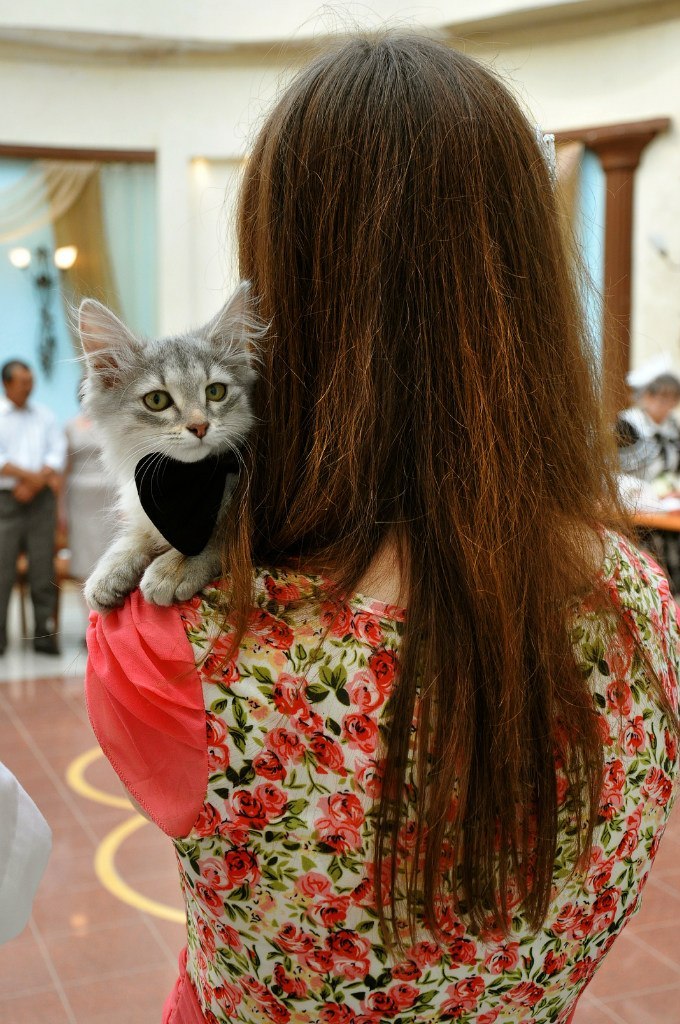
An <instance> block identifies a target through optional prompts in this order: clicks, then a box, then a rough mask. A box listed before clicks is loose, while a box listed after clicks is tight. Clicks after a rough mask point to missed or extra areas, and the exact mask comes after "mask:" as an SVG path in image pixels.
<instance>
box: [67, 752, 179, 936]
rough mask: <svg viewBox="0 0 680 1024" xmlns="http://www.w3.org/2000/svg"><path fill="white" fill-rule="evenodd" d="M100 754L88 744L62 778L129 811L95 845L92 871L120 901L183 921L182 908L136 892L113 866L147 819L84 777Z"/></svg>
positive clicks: (99, 801)
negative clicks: (170, 905)
mask: <svg viewBox="0 0 680 1024" xmlns="http://www.w3.org/2000/svg"><path fill="white" fill-rule="evenodd" d="M102 756H103V754H102V751H101V749H100V748H99V747H92V749H91V750H86V751H85V753H84V754H80V756H79V757H76V758H75V760H73V761H71V763H70V765H69V766H68V768H67V769H66V781H67V782H68V784H69V786H70V787H71V789H73V790H74V791H75V792H76V793H78V794H79V795H80V796H82V797H85V799H86V800H92V801H94V803H97V804H105V805H106V806H107V807H118V808H119V809H120V810H123V811H132V812H133V813H132V817H131V818H127V819H126V820H125V821H123V822H121V824H120V825H117V826H116V827H115V828H114V829H112V830H111V831H110V832H109V833H107V835H105V836H104V838H103V839H102V841H101V843H100V844H99V846H98V847H97V849H96V851H95V855H94V870H95V874H96V875H97V878H98V879H99V881H100V882H101V884H102V885H103V886H104V888H105V889H107V890H108V891H109V892H110V893H111V895H112V896H115V897H116V899H119V900H121V901H122V902H123V903H127V904H128V905H129V906H131V907H136V908H137V910H143V911H144V912H145V913H147V914H153V915H154V917H160V918H162V919H163V920H164V921H176V922H177V923H178V924H184V921H185V916H184V912H183V911H181V910H177V909H175V907H168V906H166V905H165V904H164V903H159V902H158V901H157V900H152V899H149V898H148V897H147V896H144V895H143V894H142V893H140V892H137V891H136V889H133V888H132V886H131V885H128V883H127V882H126V881H125V880H124V879H122V878H121V877H120V875H119V874H118V869H117V867H116V854H117V853H118V850H119V849H120V847H121V846H122V845H123V843H124V842H125V840H126V839H127V838H128V837H129V836H131V835H133V834H134V833H135V832H136V831H137V829H140V828H142V827H143V826H144V825H146V824H148V822H147V821H146V819H145V818H143V817H142V816H141V814H137V813H136V812H134V811H133V808H132V804H131V803H130V801H129V800H128V799H127V798H126V797H124V796H114V794H113V793H107V792H106V791H105V790H103V789H97V787H96V786H93V785H91V784H90V783H89V782H88V781H87V779H86V778H85V772H86V771H87V769H88V768H89V767H90V765H91V764H93V763H94V762H95V761H96V760H97V758H99V757H102Z"/></svg>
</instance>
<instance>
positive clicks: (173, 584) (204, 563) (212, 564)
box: [139, 540, 221, 605]
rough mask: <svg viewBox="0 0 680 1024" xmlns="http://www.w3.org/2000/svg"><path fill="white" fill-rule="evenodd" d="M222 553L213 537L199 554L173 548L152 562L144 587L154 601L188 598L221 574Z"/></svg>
mask: <svg viewBox="0 0 680 1024" xmlns="http://www.w3.org/2000/svg"><path fill="white" fill-rule="evenodd" d="M220 567H221V563H220V552H219V548H218V546H217V545H216V544H215V543H214V542H213V541H212V540H211V541H210V542H209V543H208V544H207V546H206V547H205V548H204V549H203V551H201V552H200V554H198V555H183V554H182V553H181V552H180V551H177V550H176V549H175V548H170V550H169V551H165V552H164V553H163V554H162V555H159V556H158V558H155V559H154V560H153V562H151V564H150V565H149V567H148V568H147V570H146V572H145V573H144V576H143V577H142V582H141V583H140V585H139V586H140V590H141V591H142V594H143V595H144V597H145V598H146V600H147V601H150V602H151V603H152V604H161V605H169V604H172V603H173V602H174V601H188V600H189V598H190V597H193V596H194V594H197V593H198V591H199V590H202V589H203V587H205V586H206V584H208V583H210V581H211V580H214V579H215V577H216V576H219V574H220Z"/></svg>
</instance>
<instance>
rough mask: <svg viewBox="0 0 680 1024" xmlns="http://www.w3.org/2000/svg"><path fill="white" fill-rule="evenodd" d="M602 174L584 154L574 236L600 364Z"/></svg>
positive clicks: (597, 164)
mask: <svg viewBox="0 0 680 1024" xmlns="http://www.w3.org/2000/svg"><path fill="white" fill-rule="evenodd" d="M605 199H606V197H605V176H604V171H603V170H602V168H601V166H600V161H599V160H598V158H597V157H596V156H595V154H594V153H592V152H591V151H590V150H588V149H587V150H586V151H585V153H584V154H583V160H582V163H581V179H580V193H579V219H578V229H577V237H578V242H579V246H580V249H581V253H582V257H583V261H584V263H585V267H586V271H587V273H588V276H589V279H590V280H589V282H588V284H587V286H586V294H585V297H584V302H585V308H586V314H587V317H588V321H589V324H590V333H591V337H592V339H593V343H594V345H595V353H596V356H597V360H598V363H599V365H600V366H601V365H602V290H603V286H604V220H605Z"/></svg>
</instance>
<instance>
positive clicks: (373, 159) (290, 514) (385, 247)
mask: <svg viewBox="0 0 680 1024" xmlns="http://www.w3.org/2000/svg"><path fill="white" fill-rule="evenodd" d="M239 240H240V268H241V274H242V276H243V277H244V278H247V279H249V280H250V282H251V286H252V292H253V295H254V296H256V297H257V302H258V312H259V315H260V316H261V317H262V318H263V320H264V321H266V322H267V323H268V324H269V329H268V333H267V339H266V342H265V343H264V345H263V347H262V351H261V353H260V355H261V365H260V376H259V380H258V383H257V386H256V394H255V399H254V401H255V413H256V416H257V418H258V423H257V427H256V429H255V431H254V433H253V435H252V437H251V439H250V445H249V448H248V451H247V453H246V454H245V459H246V464H245V469H244V472H243V473H242V475H241V479H240V482H239V485H238V487H237V490H236V493H235V496H234V500H233V503H232V506H231V510H230V519H229V522H228V523H227V524H226V526H225V529H224V577H223V579H222V580H220V581H217V582H216V583H215V584H214V586H212V587H209V588H207V589H206V590H204V591H202V592H201V593H200V594H199V595H197V596H196V598H194V599H193V601H190V602H185V603H184V604H180V605H176V606H173V607H172V608H169V609H159V608H153V607H151V606H149V605H145V604H144V602H143V600H142V599H141V597H140V595H139V594H138V593H136V594H134V595H133V596H132V598H131V599H130V601H129V602H128V603H127V604H126V605H125V607H124V608H123V609H121V610H120V611H119V612H112V613H110V614H109V615H107V616H106V617H105V618H100V619H98V620H96V621H95V623H94V626H93V628H92V630H91V635H90V649H91V660H90V667H89V670H88V703H89V707H90V714H91V718H92V721H93V725H94V727H95V730H96V732H97V735H98V737H99V738H100V741H101V742H102V745H103V747H104V749H105V751H106V753H107V755H108V756H109V757H110V759H111V760H112V762H113V763H114V766H115V767H116V769H117V770H118V772H119V774H120V775H121V777H122V779H123V781H124V782H125V784H126V785H127V786H128V788H129V790H130V791H131V792H132V794H133V795H134V796H135V797H136V799H137V800H138V801H139V803H140V804H141V805H142V807H144V808H145V810H146V811H147V812H148V813H149V814H150V816H151V817H152V818H153V819H154V820H155V821H156V822H157V823H158V824H159V826H160V827H161V828H162V829H163V830H164V831H166V832H167V833H168V834H169V835H170V836H172V837H173V839H174V841H175V847H176V850H177V853H178V859H179V865H180V873H181V880H182V888H183V892H184V895H185V899H186V906H187V922H188V949H187V950H186V951H185V952H184V954H183V956H182V959H181V977H180V980H179V982H178V985H177V987H176V990H175V992H174V993H173V996H172V997H171V999H170V1000H169V1002H168V1005H167V1007H166V1016H165V1019H166V1020H167V1021H172V1022H173V1024H176V1022H188V1021H191V1022H195V1021H209V1022H214V1021H219V1022H225V1021H240V1022H243V1024H255V1022H256V1021H262V1020H275V1021H280V1022H287V1021H300V1022H302V1021H307V1022H319V1021H320V1022H323V1024H370V1022H378V1021H383V1020H394V1019H397V1018H398V1019H399V1021H401V1022H402V1024H412V1022H416V1021H417V1022H425V1021H443V1020H451V1019H463V1020H475V1021H478V1022H484V1024H491V1022H493V1021H498V1022H499V1024H500V1022H510V1021H512V1022H514V1021H524V1020H526V1021H529V1020H531V1021H533V1022H534V1024H539V1022H540V1024H542V1022H548V1021H566V1020H568V1019H570V1017H571V1016H572V1014H573V1009H574V1005H575V1002H576V999H577V998H578V995H579V994H580V991H581V990H582V988H583V986H584V985H585V984H586V983H587V981H588V980H589V978H590V977H591V975H592V973H593V971H594V970H595V968H596V967H597V965H598V963H599V962H600V961H601V958H602V957H603V956H604V954H605V953H606V952H607V950H608V949H609V947H610V946H611V943H612V942H613V941H614V939H615V938H616V935H617V934H618V932H619V931H620V930H621V928H622V927H623V925H624V923H625V921H626V920H627V918H628V917H629V916H630V914H631V913H633V911H634V910H635V909H636V907H637V906H638V905H639V896H640V891H641V888H642V885H643V882H644V879H645V878H646V876H647V873H648V870H649V866H650V862H651V860H652V859H653V856H654V854H655V852H656V848H657V845H658V841H659V839H660V837H661V834H662V832H663V828H664V825H665V821H666V817H667V815H668V812H669V809H670V804H671V797H672V791H673V779H674V777H675V774H676V769H677V729H676V727H677V666H678V655H677V639H678V638H677V627H676V622H675V608H674V604H673V602H672V599H671V597H670V594H669V592H668V587H667V584H666V582H665V580H664V578H663V576H662V575H661V573H660V572H659V570H658V569H657V568H656V567H655V566H654V564H653V563H651V562H650V561H649V560H648V559H647V558H646V557H645V556H643V555H641V554H640V553H639V552H638V551H636V550H635V548H634V547H632V546H631V545H630V544H629V543H628V542H627V541H625V540H624V539H623V538H622V536H621V535H620V534H617V533H615V532H613V529H612V527H613V526H615V525H616V523H617V522H619V521H620V520H619V518H618V513H617V506H616V492H615V487H614V485H613V483H612V476H611V467H610V464H609V451H608V447H607V444H606V443H605V440H604V436H605V435H604V432H603V428H602V424H601V423H600V414H599V408H598V394H597V389H596V386H595V383H594V379H593V374H592V367H591V362H590V358H589V355H588V352H589V339H588V337H587V334H586V329H585V326H584V320H583V316H582V312H581V308H580V304H579V298H578V291H577V287H576V284H575V282H574V279H573V276H572V272H571V270H570V263H569V261H568V260H567V258H566V257H565V251H564V246H563V242H562V239H561V236H560V230H559V226H558V219H557V214H556V208H555V197H554V188H553V183H552V181H551V178H550V174H549V171H548V169H547V167H546V165H545V162H544V159H543V156H542V153H541V150H540V148H539V146H538V144H537V142H536V138H535V133H534V130H533V129H532V127H531V126H530V125H529V124H528V122H527V120H526V119H525V117H524V116H523V114H522V112H521V111H520V109H519V108H518V105H517V104H516V102H515V101H514V100H513V98H512V97H511V95H510V94H509V92H508V91H507V89H506V88H505V87H504V86H503V85H502V84H501V83H500V82H499V81H498V80H497V79H496V77H495V76H494V75H493V74H491V73H490V72H489V71H488V70H487V69H485V68H484V67H482V66H481V65H480V64H478V63H477V62H475V61H474V60H472V59H470V58H469V57H467V56H464V55H463V54H461V53H457V52H455V51H452V50H451V49H449V48H447V47H445V46H444V45H442V44H440V43H437V42H432V41H429V40H427V39H424V38H421V37H418V36H390V35H388V36H384V37H380V38H356V39H352V40H350V41H348V42H345V43H344V44H343V45H341V46H339V47H338V48H337V49H336V50H334V51H333V52H331V53H327V54H324V55H323V56H320V57H318V58H317V59H316V60H315V61H314V62H313V63H312V64H311V65H310V66H309V67H308V68H307V69H306V70H305V71H303V72H302V73H301V74H300V75H299V76H298V77H297V79H296V80H295V81H294V83H293V84H292V85H291V86H290V87H289V88H288V89H287V90H286V92H285V93H284V95H283V97H282V98H281V100H280V101H279V103H278V104H277V105H276V107H275V108H274V110H273V112H272V113H271V114H270V116H269V117H268V119H267V121H266V123H265V125H264V127H263V128H262V130H261V131H260V133H259V135H258V137H257V139H256V142H255V145H254V149H253V152H252V155H251V156H250V159H249V161H248V164H247V168H246V172H245V180H244V183H243V188H242V196H241V207H240V215H239ZM206 724H207V737H208V738H207V752H206V738H205V737H206Z"/></svg>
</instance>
